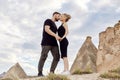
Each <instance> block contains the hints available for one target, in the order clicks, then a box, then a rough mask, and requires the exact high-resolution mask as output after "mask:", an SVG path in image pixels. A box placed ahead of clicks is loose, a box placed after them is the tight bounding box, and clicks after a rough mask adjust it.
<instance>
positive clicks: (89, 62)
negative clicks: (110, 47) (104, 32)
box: [70, 36, 97, 73]
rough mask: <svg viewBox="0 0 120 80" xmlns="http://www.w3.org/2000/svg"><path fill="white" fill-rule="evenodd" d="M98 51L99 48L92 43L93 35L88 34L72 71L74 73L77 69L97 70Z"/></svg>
mask: <svg viewBox="0 0 120 80" xmlns="http://www.w3.org/2000/svg"><path fill="white" fill-rule="evenodd" d="M96 53H97V48H96V47H95V46H94V44H93V43H92V41H91V37H90V36H88V37H87V38H86V40H85V42H84V44H83V45H82V47H81V48H80V50H79V52H78V54H77V57H76V59H75V61H74V63H73V65H72V67H71V69H70V72H71V73H73V72H74V71H76V70H82V71H86V70H91V71H92V72H96V59H97V55H96Z"/></svg>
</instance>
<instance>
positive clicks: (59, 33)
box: [38, 12, 71, 76]
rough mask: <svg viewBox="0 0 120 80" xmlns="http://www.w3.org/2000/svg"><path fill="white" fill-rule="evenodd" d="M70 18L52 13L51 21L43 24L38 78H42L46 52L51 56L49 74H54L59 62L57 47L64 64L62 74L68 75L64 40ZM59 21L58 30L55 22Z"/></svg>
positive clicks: (48, 20)
mask: <svg viewBox="0 0 120 80" xmlns="http://www.w3.org/2000/svg"><path fill="white" fill-rule="evenodd" d="M70 18H71V16H70V15H69V14H66V13H64V14H60V13H59V12H54V13H53V15H52V18H51V19H47V20H46V21H45V22H44V26H43V36H42V42H41V46H42V51H41V57H40V60H39V63H38V76H43V73H42V71H43V66H44V63H45V60H46V58H47V56H48V52H49V51H51V54H52V56H53V61H52V64H51V67H50V73H54V71H55V69H56V67H57V64H58V62H59V60H60V54H59V47H60V53H61V58H62V59H63V62H64V71H63V72H62V74H65V75H67V74H70V72H69V63H68V59H67V47H68V43H69V42H68V40H67V38H66V36H67V34H68V26H67V22H68V20H69V19H70ZM59 20H60V21H61V25H60V27H59V28H57V26H56V24H55V22H57V21H59ZM57 40H58V41H59V46H58V43H57Z"/></svg>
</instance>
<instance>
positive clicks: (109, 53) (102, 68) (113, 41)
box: [97, 22, 120, 72]
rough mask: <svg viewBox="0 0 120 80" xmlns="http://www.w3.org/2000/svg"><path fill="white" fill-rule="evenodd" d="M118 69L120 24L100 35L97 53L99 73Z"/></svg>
mask: <svg viewBox="0 0 120 80" xmlns="http://www.w3.org/2000/svg"><path fill="white" fill-rule="evenodd" d="M117 67H120V22H118V23H117V24H116V25H115V26H114V27H108V28H107V29H106V31H104V32H101V33H100V34H99V47H98V53H97V69H98V72H106V71H108V70H111V69H114V68H117Z"/></svg>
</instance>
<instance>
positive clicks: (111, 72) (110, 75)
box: [100, 67, 120, 80]
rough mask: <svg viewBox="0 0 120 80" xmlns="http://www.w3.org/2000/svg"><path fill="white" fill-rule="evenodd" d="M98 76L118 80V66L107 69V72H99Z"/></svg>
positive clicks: (119, 71)
mask: <svg viewBox="0 0 120 80" xmlns="http://www.w3.org/2000/svg"><path fill="white" fill-rule="evenodd" d="M100 77H102V78H112V79H119V80H120V67H119V68H117V69H113V70H109V71H108V72H107V73H104V74H101V75H100Z"/></svg>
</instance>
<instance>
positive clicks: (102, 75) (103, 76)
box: [100, 73, 120, 79]
mask: <svg viewBox="0 0 120 80" xmlns="http://www.w3.org/2000/svg"><path fill="white" fill-rule="evenodd" d="M100 77H102V78H114V79H116V78H117V79H118V78H120V75H119V74H117V73H104V74H101V75H100Z"/></svg>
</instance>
